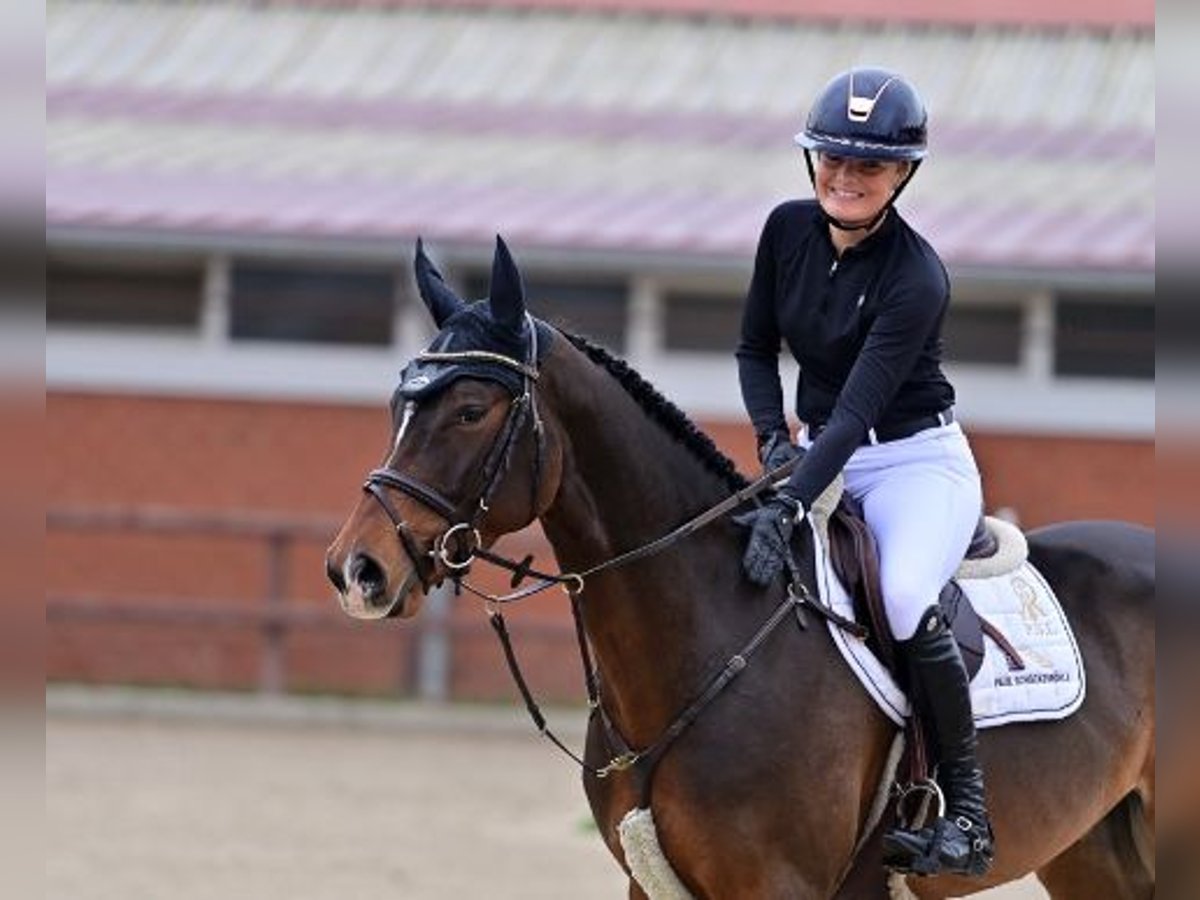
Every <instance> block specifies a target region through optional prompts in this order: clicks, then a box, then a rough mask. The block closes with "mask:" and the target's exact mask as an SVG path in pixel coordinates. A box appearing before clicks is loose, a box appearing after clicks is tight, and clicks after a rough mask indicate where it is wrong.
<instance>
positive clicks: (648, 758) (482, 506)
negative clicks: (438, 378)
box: [363, 319, 858, 799]
mask: <svg viewBox="0 0 1200 900" xmlns="http://www.w3.org/2000/svg"><path fill="white" fill-rule="evenodd" d="M529 326H530V334H531V335H532V338H531V341H530V352H529V358H528V361H527V362H524V363H522V362H520V361H518V360H515V359H512V358H510V357H507V356H503V355H500V354H495V353H489V352H484V351H460V352H439V353H434V352H428V351H426V352H424V353H421V354H420V355H419V356H418V357H417V359H418V360H421V361H436V362H447V363H455V362H464V361H475V362H480V361H483V362H487V363H493V364H497V365H502V366H506V367H508V368H511V369H514V370H515V371H517V372H519V373H520V374H521V376H522V379H523V383H524V391H523V393H522V394H521V395H520V396H519V397H517V398H515V399H514V400H513V402H512V405H511V406H510V407H509V411H508V414H507V416H506V418H505V421H504V425H503V426H501V429H500V431H499V432H498V433H497V435H496V439H495V440H494V441H493V444H492V446H491V448H490V449H489V450H488V453H487V456H486V457H485V461H484V465H483V469H482V471H483V478H482V481H483V488H482V490H481V492H480V495H479V498H478V500H477V501H475V503H473V504H455V503H453V502H452V501H450V500H448V499H447V498H446V497H444V496H443V495H442V494H441V492H439V491H438V490H436V489H435V488H433V487H431V486H429V485H427V484H425V483H423V482H421V481H420V480H418V479H416V478H414V477H413V476H411V475H408V474H406V473H403V472H399V471H397V470H395V469H392V468H389V467H387V466H384V467H381V468H378V469H375V470H373V471H372V472H370V473H369V474H368V476H367V480H366V482H365V483H364V484H363V490H364V491H366V492H367V493H369V494H370V495H371V496H372V497H374V498H375V500H376V501H378V502H379V504H380V506H381V507H382V508H383V510H384V512H385V513H386V514H387V516H388V518H389V519H391V521H392V524H393V525H394V527H395V529H396V534H397V536H398V537H399V539H400V542H401V544H402V545H403V546H404V550H405V552H406V554H407V555H408V556H409V558H410V560H411V561H412V563H413V566H414V567H416V568H417V570H418V571H419V570H420V566H421V565H422V564H423V563H424V564H426V565H427V564H428V562H427V559H428V558H429V557H432V558H433V559H434V560H435V561H437V562H441V563H442V565H443V566H445V567H446V569H448V570H449V571H450V573H451V578H452V579H453V580H454V583H455V586H456V588H466V589H467V590H468V591H470V592H471V593H472V594H475V595H476V596H478V597H481V598H482V599H483V600H484V601H485V602H486V609H487V614H488V620H489V622H490V624H491V626H492V628H493V630H494V631H495V633H496V637H497V639H498V640H499V641H500V645H501V648H502V650H503V652H504V659H505V662H506V663H507V664H508V668H509V672H510V674H511V675H512V678H513V681H514V682H515V683H516V686H517V689H518V691H520V693H521V697H522V699H523V700H524V702H525V708H526V710H527V711H528V713H529V716H530V718H531V719H532V720H533V723H534V726H535V727H536V728H537V730H538V732H539V734H541V735H542V736H543V737H545V738H547V739H548V740H549V741H551V742H552V743H553V744H554V745H555V746H556V747H558V749H559V750H561V751H562V752H563V753H565V754H566V755H567V756H568V757H570V758H571V759H572V760H574V761H575V763H576V764H578V765H579V767H580V768H581V769H582V770H583V771H584V772H586V773H587V774H589V775H592V776H594V777H596V778H600V779H603V778H607V777H609V776H611V775H613V774H615V773H618V772H624V771H625V770H627V769H630V768H632V767H634V766H640V767H642V773H643V794H648V792H649V789H650V776H651V775H652V773H653V770H654V767H655V766H656V765H657V763H658V761H659V760H660V759H661V758H662V756H663V755H664V754H665V753H666V751H667V749H668V748H669V747H670V746H671V745H672V744H673V743H674V742H675V741H676V740H677V739H678V738H679V737H680V735H682V734H683V733H684V731H686V730H687V728H688V727H689V726H690V725H691V724H692V723H693V722H695V721H696V719H697V718H699V716H700V714H701V713H702V712H703V711H704V709H705V708H706V707H707V706H708V705H709V704H710V703H712V701H713V700H715V699H716V698H717V696H718V695H719V694H720V693H721V692H722V691H723V690H724V689H725V688H726V687H727V686H728V685H729V683H730V682H731V681H733V679H734V678H736V677H737V676H738V675H739V674H741V673H742V671H744V670H745V668H746V666H747V665H748V664H749V660H750V658H751V657H752V656H753V654H754V653H755V651H756V650H758V648H759V647H760V646H762V644H763V643H764V642H765V641H766V639H767V637H769V636H770V635H771V633H772V632H774V631H775V629H776V628H778V626H779V625H780V624H781V623H782V622H783V621H784V620H785V619H786V618H787V617H788V614H789V613H790V612H792V611H793V610H795V612H796V613H797V616H798V621H799V623H800V626H801V627H807V626H806V623H805V621H804V618H803V616H801V615H799V614H800V612H801V610H802V608H803V607H808V608H809V609H812V610H813V611H814V612H816V613H818V614H819V615H821V616H823V617H824V618H826V619H828V620H829V621H831V622H834V623H835V624H837V625H839V626H841V627H848V628H857V627H858V626H857V625H856V624H855V623H853V622H851V621H849V620H846V619H843V618H842V617H841V616H840V615H838V614H837V613H835V612H834V611H833V610H831V609H828V608H827V607H825V606H824V604H822V603H819V602H817V601H816V600H814V598H813V596H812V594H811V593H810V592H809V590H808V588H807V587H806V586H805V584H804V583H803V581H802V580H801V579H800V578H798V577H797V570H796V567H795V565H794V563H793V562H792V561H791V560H790V559H789V564H788V566H787V569H788V573H789V584H788V586H787V592H786V596H785V598H784V600H783V601H782V602H781V603H780V604H779V605H778V606H777V607H776V608H775V609H774V610H773V611H772V613H771V614H770V616H768V617H767V619H766V621H764V622H763V624H762V625H761V626H760V627H759V628H758V630H757V631H755V633H754V634H753V636H751V637H750V639H749V640H748V641H747V642H746V643H745V645H743V646H742V648H741V649H740V650H739V651H738V652H736V653H735V654H733V656H731V657H730V658H729V660H728V661H727V662H726V663H725V665H724V667H722V669H721V670H720V671H719V672H718V673H717V674H716V675H715V676H713V677H712V678H711V679H710V680H709V682H708V683H707V684H706V685H705V687H704V689H703V690H701V691H700V692H699V693H698V694H696V695H695V697H694V698H693V699H692V701H691V702H690V703H689V704H688V705H687V706H686V707H685V708H684V709H683V710H682V711H681V712H680V713H679V714H678V715H676V717H675V718H674V719H673V720H672V722H671V724H670V725H668V726H667V728H666V729H665V730H664V731H663V733H662V734H661V735H660V736H659V737H658V738H657V739H656V740H655V741H654V742H652V743H651V744H650V745H649V746H647V747H644V748H642V749H641V750H634V749H632V748H630V747H629V746H628V744H627V743H626V742H625V740H624V739H623V738H622V737H621V735H620V733H619V732H618V731H617V729H616V727H615V726H614V725H613V723H612V721H611V720H610V719H609V717H608V713H607V711H606V710H605V708H604V704H603V701H602V699H601V696H600V688H599V685H598V683H597V680H596V670H595V666H594V665H593V662H592V658H591V652H590V650H589V647H588V640H587V635H586V633H585V631H584V626H583V616H582V611H581V598H582V595H583V591H584V588H585V587H586V585H587V580H588V579H589V578H591V577H593V576H595V575H599V574H600V573H602V572H606V571H609V570H611V569H616V568H619V567H621V566H624V565H628V564H629V563H632V562H635V561H637V560H640V559H645V558H646V557H649V556H653V555H655V554H657V553H660V552H662V551H663V550H665V549H667V548H668V547H670V546H672V545H673V544H675V543H677V542H678V541H680V540H682V539H684V538H686V537H688V536H689V535H692V534H694V533H695V532H697V531H699V530H700V529H701V528H704V527H705V526H706V525H709V524H711V523H712V522H714V521H716V520H717V519H719V518H721V517H722V516H724V515H725V514H727V513H729V512H730V511H732V510H734V509H736V508H737V507H739V506H741V505H742V504H743V503H745V502H747V501H749V500H752V499H754V498H756V497H757V496H758V495H759V494H761V493H763V492H764V491H766V490H767V489H768V488H770V487H772V486H773V485H774V484H775V483H776V482H778V481H779V480H780V479H782V478H786V477H787V476H788V475H789V474H790V473H791V471H792V470H793V469H794V468H795V467H796V465H797V464H798V463H799V461H800V460H799V458H798V457H797V458H793V459H791V460H788V461H787V462H785V463H784V464H783V465H781V466H778V467H776V468H775V469H773V470H771V471H770V472H768V473H766V474H765V475H763V476H762V477H760V478H759V479H757V480H756V481H754V482H752V483H751V484H749V485H747V486H746V487H744V488H741V489H740V490H738V491H736V492H735V493H733V494H731V495H730V496H729V497H726V498H725V499H724V500H722V501H721V502H719V503H717V504H716V505H715V506H712V507H709V508H708V509H706V510H704V511H702V512H700V513H699V514H698V515H696V516H693V517H692V518H691V519H688V520H687V521H686V522H684V523H683V524H681V525H679V526H677V527H676V528H674V529H672V530H671V531H669V532H668V533H666V534H664V535H662V536H660V537H658V538H655V539H654V540H651V541H649V542H647V543H645V544H642V545H640V546H638V547H634V548H633V549H631V550H627V551H625V552H623V553H620V554H618V555H617V556H614V557H611V558H609V559H607V560H604V561H602V562H599V563H597V564H595V565H593V566H591V567H589V568H587V569H584V570H583V571H580V572H560V573H558V574H554V573H549V572H541V571H538V570H536V569H534V568H532V566H531V563H532V562H533V556H532V555H529V556H526V557H525V558H524V559H523V560H522V561H520V562H517V561H515V560H512V559H509V558H508V557H506V556H502V555H500V554H498V553H494V552H493V551H491V550H489V549H487V548H485V547H484V546H482V541H481V539H480V535H479V530H478V526H479V523H480V522H481V520H482V519H483V517H484V516H485V515H486V514H487V512H488V501H489V500H490V499H491V497H492V495H493V494H494V493H495V491H496V489H497V487H498V486H499V483H500V481H501V478H502V477H503V475H504V473H505V472H506V471H507V469H508V465H509V462H510V458H511V455H512V450H513V447H514V446H515V444H516V436H517V435H518V434H519V432H520V431H521V428H522V426H523V425H524V423H525V420H526V418H529V417H530V416H531V415H532V419H533V430H534V434H535V438H536V442H537V447H536V453H535V457H534V470H535V471H534V479H533V484H532V488H531V494H532V496H531V506H532V508H533V509H534V512H535V514H536V497H537V488H538V484H539V482H540V472H541V467H542V455H543V449H544V447H543V445H544V433H543V428H542V422H541V419H540V417H539V416H538V413H537V404H536V398H535V396H534V383H535V382H536V380H537V378H538V374H539V373H538V370H537V329H536V328H535V327H534V326H533V322H532V319H530V320H529ZM411 402H412V401H410V403H411ZM384 488H391V489H394V490H399V491H401V492H403V493H404V494H406V495H407V496H409V497H411V498H412V499H414V500H416V501H417V502H418V503H421V504H422V505H424V506H425V507H427V508H428V509H431V510H433V511H434V512H435V513H437V514H438V515H439V516H440V517H442V518H443V519H445V520H446V521H447V522H448V523H450V524H449V527H448V528H447V529H446V530H445V531H444V532H442V534H441V535H439V536H438V537H437V538H436V539H435V540H434V543H433V549H432V550H429V551H426V552H424V553H422V552H421V551H420V550H419V548H418V547H417V545H416V541H415V540H414V539H413V537H412V534H411V531H410V529H409V527H408V525H407V523H405V522H404V520H403V518H402V517H401V516H400V514H399V513H398V512H397V511H396V509H395V508H394V507H393V506H392V504H391V502H390V501H389V499H388V497H387V494H386V492H385V490H384ZM452 540H453V541H454V542H456V543H459V544H460V545H463V544H465V548H463V547H462V546H460V553H459V554H458V555H457V556H452V555H451V549H450V545H451V542H452ZM789 556H790V554H789ZM476 559H481V560H484V561H485V562H488V563H491V564H492V565H495V566H498V567H500V568H503V569H506V570H508V571H509V572H511V573H512V579H511V587H512V589H513V590H512V591H511V592H510V593H507V594H500V595H497V594H492V593H489V592H487V591H483V590H481V589H479V588H476V587H475V586H473V585H472V584H470V582H468V581H467V580H466V578H465V575H466V572H467V570H468V569H469V568H470V566H471V564H472V563H473V562H474V561H475V560H476ZM526 578H534V579H536V581H535V582H534V583H533V584H531V585H528V586H526V587H524V588H520V587H519V586H520V584H521V582H522V581H524V580H525V579H526ZM556 585H557V586H561V587H562V588H563V589H564V591H565V592H566V594H567V595H568V596H569V597H570V600H571V613H572V617H573V618H574V621H575V632H576V640H577V642H578V644H579V651H580V656H581V661H582V664H583V671H584V681H585V686H586V690H587V700H588V707H589V709H590V710H591V711H592V713H594V714H598V715H599V716H600V718H601V722H602V724H603V726H604V729H605V732H606V735H607V738H608V743H609V746H610V747H616V748H617V750H618V752H617V753H616V755H614V756H613V757H612V758H611V759H610V760H609V761H608V762H607V763H606V764H605V765H602V766H592V765H589V764H588V763H586V762H585V761H584V760H583V759H582V758H581V757H580V756H579V755H578V754H576V753H575V752H573V751H572V750H571V749H570V748H569V747H567V746H566V744H564V743H563V742H562V740H560V739H559V738H558V736H557V735H555V734H554V732H553V731H551V730H550V728H549V727H548V725H547V723H546V717H545V716H544V715H543V714H542V711H541V709H540V708H539V706H538V704H537V701H536V700H535V699H534V697H533V693H532V691H531V690H530V689H529V685H528V683H527V682H526V680H525V676H524V674H523V673H522V671H521V667H520V663H519V662H518V660H517V656H516V651H515V649H514V647H513V644H512V639H511V636H510V634H509V631H508V626H507V623H506V622H505V621H504V616H503V614H502V613H501V606H502V605H503V604H508V603H514V602H516V601H518V600H523V599H525V598H526V597H530V596H533V595H534V594H538V593H540V592H542V591H544V590H546V589H548V588H551V587H554V586H556ZM797 590H798V591H799V593H797ZM645 799H648V797H646V798H645Z"/></svg>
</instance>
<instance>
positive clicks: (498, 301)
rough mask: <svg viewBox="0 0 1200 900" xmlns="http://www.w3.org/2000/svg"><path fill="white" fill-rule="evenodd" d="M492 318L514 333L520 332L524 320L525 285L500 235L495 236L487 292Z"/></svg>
mask: <svg viewBox="0 0 1200 900" xmlns="http://www.w3.org/2000/svg"><path fill="white" fill-rule="evenodd" d="M488 293H489V296H490V299H491V308H492V318H493V319H495V320H496V321H497V322H499V323H500V324H501V325H504V326H505V327H507V328H511V329H512V330H514V331H520V330H521V325H522V322H523V321H524V319H525V285H524V284H522V283H521V273H520V272H518V271H517V264H516V263H515V262H513V258H512V254H511V253H509V252H508V246H507V245H506V244H505V243H504V239H503V238H502V237H500V235H496V253H495V255H494V256H493V257H492V284H491V288H490V290H489V292H488Z"/></svg>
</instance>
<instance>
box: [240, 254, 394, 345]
mask: <svg viewBox="0 0 1200 900" xmlns="http://www.w3.org/2000/svg"><path fill="white" fill-rule="evenodd" d="M395 284H396V279H395V273H394V272H393V271H392V270H390V269H358V268H348V267H347V268H326V267H316V266H302V265H286V264H280V263H269V264H268V263H262V264H260V263H250V262H245V263H241V262H239V263H237V264H235V265H234V268H233V275H232V280H231V299H230V320H229V327H230V336H231V337H233V338H234V339H242V340H260V341H295V342H301V343H317V344H358V345H365V346H387V345H388V344H390V343H391V342H392V332H393V330H394V321H395V316H394V309H395Z"/></svg>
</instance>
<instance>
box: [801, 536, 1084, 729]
mask: <svg viewBox="0 0 1200 900" xmlns="http://www.w3.org/2000/svg"><path fill="white" fill-rule="evenodd" d="M809 522H810V525H809V527H810V528H814V535H813V538H814V540H813V545H814V546H815V547H816V564H817V565H816V571H817V589H818V593H819V594H820V599H821V602H823V603H825V604H826V605H827V606H829V607H831V608H832V609H833V610H834V611H835V612H837V613H840V614H841V615H843V616H846V617H853V615H854V610H853V603H852V602H851V600H850V596H849V595H848V594H847V593H846V590H845V588H843V587H842V584H841V582H840V581H838V579H837V576H836V575H834V572H833V566H832V564H831V563H830V561H829V557H828V553H827V552H826V550H825V546H824V544H823V542H822V541H821V540H820V538H819V537H818V535H817V534H816V533H815V526H813V525H812V524H811V520H809ZM958 583H959V585H960V586H961V587H962V589H963V590H964V591H965V592H966V594H967V596H968V597H969V598H970V600H971V603H972V605H973V606H974V607H975V609H976V610H977V611H978V612H979V614H980V615H981V616H983V617H984V618H985V619H987V620H988V621H989V622H991V623H992V624H993V625H995V626H996V627H997V628H998V629H999V630H1000V632H1001V633H1002V634H1003V635H1004V636H1005V637H1006V638H1008V640H1009V642H1010V643H1011V644H1012V645H1013V646H1014V647H1015V648H1016V649H1017V651H1018V652H1019V653H1020V655H1021V659H1022V660H1023V661H1024V663H1025V668H1024V669H1022V670H1018V671H1013V670H1011V669H1009V666H1008V660H1007V658H1006V657H1005V655H1004V653H1003V652H1001V650H1000V648H999V647H997V646H996V645H995V644H994V643H993V642H992V640H991V638H988V637H987V636H985V637H984V657H983V666H982V668H981V669H980V670H979V673H978V674H977V675H976V676H975V678H974V679H973V680H972V681H971V705H972V707H973V708H974V710H975V724H976V725H977V726H978V727H979V728H989V727H993V726H996V725H1005V724H1007V723H1009V722H1037V721H1047V720H1052V719H1065V718H1066V717H1067V716H1069V715H1070V714H1071V713H1073V712H1075V710H1077V709H1079V706H1080V704H1082V703H1083V697H1084V693H1085V690H1086V680H1085V675H1084V671H1083V659H1082V658H1081V657H1080V655H1079V647H1078V645H1077V644H1076V643H1075V635H1074V634H1073V633H1072V632H1071V627H1070V625H1069V624H1068V623H1067V617H1066V616H1065V615H1064V614H1063V611H1062V607H1061V606H1060V605H1059V603H1058V598H1056V597H1055V596H1054V592H1053V591H1052V590H1051V589H1050V585H1048V584H1047V583H1046V580H1045V579H1044V578H1042V576H1041V574H1040V573H1039V572H1038V571H1037V570H1036V569H1035V568H1034V567H1033V566H1032V565H1031V564H1030V563H1029V562H1028V561H1026V562H1024V563H1022V564H1021V565H1020V566H1019V567H1018V568H1016V569H1014V570H1013V571H1011V572H1008V573H1006V574H1004V575H997V576H993V577H988V578H960V579H958ZM829 631H830V633H831V634H832V635H833V640H834V643H835V644H837V647H838V649H839V650H840V651H841V653H842V656H843V657H845V659H846V662H847V663H848V664H849V665H850V669H851V670H852V671H853V672H854V674H855V675H856V676H857V677H858V679H859V681H861V682H862V684H863V687H865V688H866V690H867V693H869V694H870V695H871V696H872V697H873V698H874V699H875V702H876V703H878V704H879V707H880V709H882V710H883V712H884V713H885V714H886V715H887V717H888V718H890V719H891V720H892V721H893V722H895V723H896V724H897V725H903V724H904V721H905V719H906V718H907V716H908V698H907V697H906V696H905V695H904V694H903V692H902V691H901V690H900V688H899V686H897V684H896V682H895V679H893V678H892V676H891V674H890V673H889V672H888V671H887V669H886V668H884V666H883V664H882V663H881V662H880V661H879V659H878V658H877V657H876V656H875V655H874V654H873V653H871V652H870V650H868V649H867V646H866V643H865V642H864V641H862V640H860V639H858V638H856V637H854V636H852V635H850V634H847V633H846V632H845V631H843V630H842V629H840V628H838V627H837V626H836V625H834V624H832V623H830V625H829Z"/></svg>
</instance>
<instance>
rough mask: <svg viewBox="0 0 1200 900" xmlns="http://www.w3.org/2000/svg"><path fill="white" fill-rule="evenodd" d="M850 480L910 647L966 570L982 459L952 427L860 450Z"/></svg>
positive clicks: (895, 620) (898, 632)
mask: <svg viewBox="0 0 1200 900" xmlns="http://www.w3.org/2000/svg"><path fill="white" fill-rule="evenodd" d="M845 476H846V490H847V491H849V492H850V494H851V496H853V497H854V498H855V499H857V500H858V501H859V502H860V503H861V504H862V507H863V517H864V518H865V519H866V520H867V525H869V526H870V528H871V533H872V534H873V535H874V537H875V542H876V544H877V545H878V547H879V567H880V577H881V579H882V582H883V601H884V607H885V609H886V611H887V617H888V621H889V623H890V624H891V626H892V632H893V633H894V634H895V636H896V638H897V639H899V640H907V639H908V638H910V637H912V636H913V634H914V633H915V632H916V630H917V624H918V622H919V621H920V618H921V614H922V613H923V612H925V610H927V609H928V608H929V607H930V606H932V605H933V604H935V603H936V602H937V598H938V593H939V592H940V591H941V589H942V587H943V585H945V584H946V582H947V581H949V580H950V576H951V575H953V574H954V571H955V569H957V568H958V565H959V563H961V562H962V559H963V555H964V554H965V553H966V552H967V546H968V545H969V544H970V542H971V535H972V534H973V533H974V531H975V525H976V524H977V523H978V521H979V514H980V512H981V511H982V503H983V489H982V486H981V484H980V480H979V469H978V467H977V466H976V465H975V457H974V456H973V455H972V453H971V447H970V445H969V444H968V443H967V438H966V435H964V434H963V431H962V428H960V427H959V425H958V423H957V422H953V423H951V424H949V425H942V426H939V427H936V428H929V429H926V430H925V431H921V432H918V433H917V434H914V435H913V436H912V437H907V438H904V439H902V440H899V441H891V442H889V443H886V444H875V445H865V446H863V447H860V448H859V449H858V450H856V451H855V453H854V455H853V456H852V457H850V461H849V462H848V463H847V464H846V469H845Z"/></svg>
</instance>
